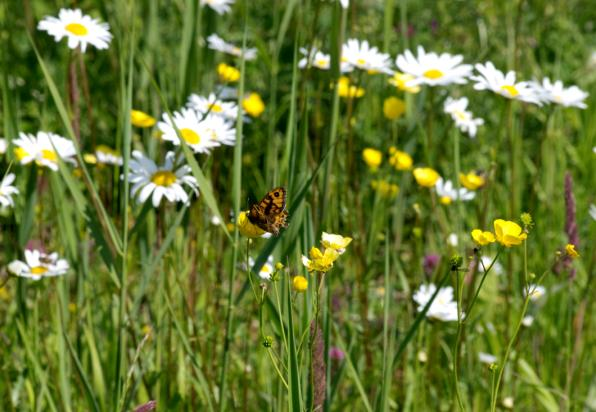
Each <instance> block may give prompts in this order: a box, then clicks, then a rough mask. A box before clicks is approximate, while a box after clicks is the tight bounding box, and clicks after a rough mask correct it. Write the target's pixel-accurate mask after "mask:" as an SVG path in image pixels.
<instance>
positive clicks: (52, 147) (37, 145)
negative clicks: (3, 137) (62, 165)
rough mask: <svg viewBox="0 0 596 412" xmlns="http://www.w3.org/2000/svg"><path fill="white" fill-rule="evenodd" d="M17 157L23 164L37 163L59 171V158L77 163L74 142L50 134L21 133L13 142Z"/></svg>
mask: <svg viewBox="0 0 596 412" xmlns="http://www.w3.org/2000/svg"><path fill="white" fill-rule="evenodd" d="M13 144H14V145H15V156H16V157H17V159H18V160H19V162H20V163H21V164H28V163H31V162H32V161H35V162H36V163H37V164H38V165H39V166H45V167H49V168H50V169H52V170H54V171H56V170H58V158H59V157H60V158H61V159H62V160H63V161H65V162H71V163H73V164H74V163H76V162H75V160H74V156H75V154H76V150H75V146H74V144H73V143H72V141H70V140H68V139H65V138H64V137H62V136H58V135H57V134H54V133H50V132H37V136H34V135H32V134H26V133H22V132H21V133H19V138H18V139H15V140H14V141H13Z"/></svg>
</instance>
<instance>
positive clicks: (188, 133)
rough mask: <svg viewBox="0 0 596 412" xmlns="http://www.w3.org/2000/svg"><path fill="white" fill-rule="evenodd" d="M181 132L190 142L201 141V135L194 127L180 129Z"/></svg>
mask: <svg viewBox="0 0 596 412" xmlns="http://www.w3.org/2000/svg"><path fill="white" fill-rule="evenodd" d="M180 134H181V135H182V138H183V139H184V141H185V142H186V143H188V144H199V143H200V142H201V136H199V134H198V133H197V132H195V131H194V130H192V129H180Z"/></svg>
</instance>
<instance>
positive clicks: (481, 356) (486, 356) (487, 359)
mask: <svg viewBox="0 0 596 412" xmlns="http://www.w3.org/2000/svg"><path fill="white" fill-rule="evenodd" d="M478 360H479V361H480V362H482V363H487V364H489V365H490V364H492V363H497V357H496V356H495V355H491V354H490V353H484V352H478Z"/></svg>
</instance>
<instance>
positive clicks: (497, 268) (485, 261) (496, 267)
mask: <svg viewBox="0 0 596 412" xmlns="http://www.w3.org/2000/svg"><path fill="white" fill-rule="evenodd" d="M480 260H481V261H482V265H480V266H479V270H481V271H483V272H484V269H488V268H489V267H490V264H491V263H492V262H493V260H494V258H492V257H490V256H482V257H481V258H480ZM483 265H484V269H483V267H482V266H483ZM490 272H491V273H494V274H495V275H502V274H503V265H501V264H500V263H499V261H498V260H497V261H496V262H495V263H493V267H492V268H491V269H490Z"/></svg>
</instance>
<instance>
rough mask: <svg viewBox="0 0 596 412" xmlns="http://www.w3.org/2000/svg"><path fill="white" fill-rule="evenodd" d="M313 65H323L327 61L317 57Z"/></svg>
mask: <svg viewBox="0 0 596 412" xmlns="http://www.w3.org/2000/svg"><path fill="white" fill-rule="evenodd" d="M315 65H316V66H325V65H327V61H326V60H323V59H318V60H316V61H315Z"/></svg>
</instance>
